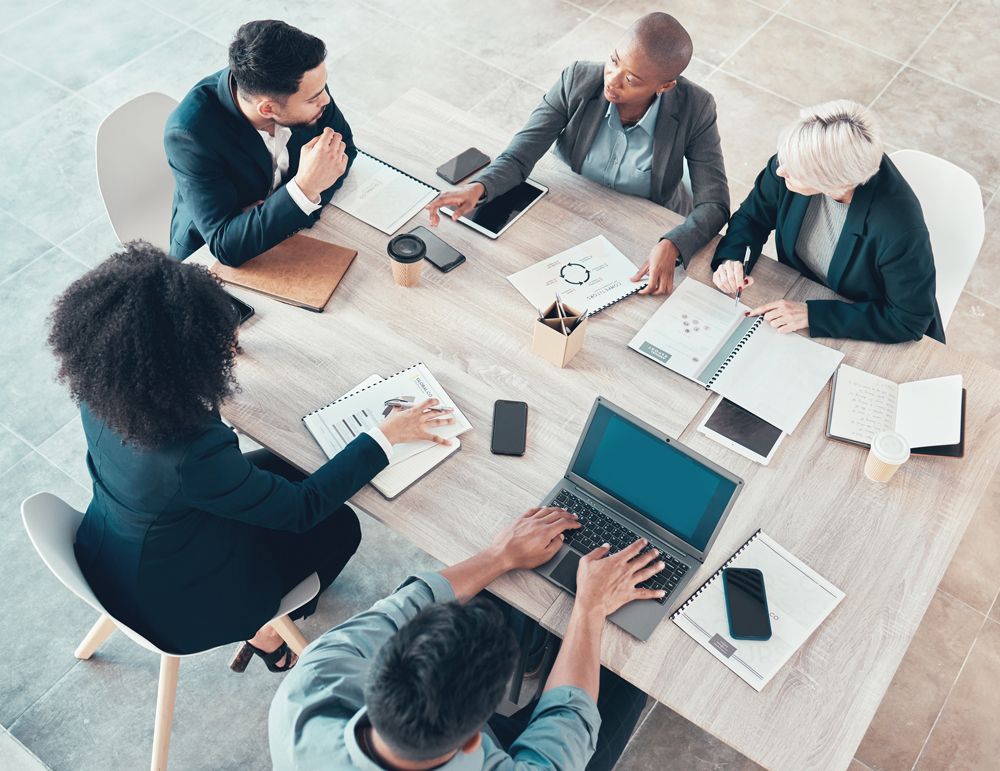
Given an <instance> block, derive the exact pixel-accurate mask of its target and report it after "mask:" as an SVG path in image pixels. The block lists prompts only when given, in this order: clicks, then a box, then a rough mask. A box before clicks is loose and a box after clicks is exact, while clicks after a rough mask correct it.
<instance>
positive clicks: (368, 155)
mask: <svg viewBox="0 0 1000 771" xmlns="http://www.w3.org/2000/svg"><path fill="white" fill-rule="evenodd" d="M358 152H359V153H361V155H365V156H367V157H369V158H371V159H372V160H373V161H375V162H376V163H381V164H382V165H383V166H388V167H389V168H390V169H392V170H393V171H396V172H398V173H400V174H402V175H403V176H404V177H408V178H409V179H412V180H413V181H414V182H419V183H420V184H421V185H423V186H424V187H426V188H430V189H431V190H433V191H434V192H435V193H440V192H441V191H440V190H439V189H438V188H436V187H434V185H429V184H427V183H426V182H424V181H423V180H422V179H417V178H416V177H415V176H413V175H412V174H407V173H406V172H405V171H403V170H402V169H400V168H397V167H396V166H393V165H392V164H391V163H388V162H387V161H383V160H382V159H381V158H378V157H376V156H374V155H372V154H371V153H366V152H365V151H364V150H362V149H360V148H359V149H358Z"/></svg>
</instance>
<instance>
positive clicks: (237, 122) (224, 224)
mask: <svg viewBox="0 0 1000 771" xmlns="http://www.w3.org/2000/svg"><path fill="white" fill-rule="evenodd" d="M230 80H231V79H230V74H229V68H228V67H227V68H226V69H224V70H222V71H220V72H216V73H214V74H212V75H209V76H208V77H207V78H205V79H203V80H201V81H199V82H198V84H197V85H195V87H194V88H192V89H191V91H189V92H188V94H187V96H185V97H184V100H183V101H182V102H181V103H180V104H179V105H177V107H176V109H174V111H173V112H172V113H171V114H170V117H169V118H168V119H167V125H166V128H165V129H164V134H163V145H164V147H165V149H166V151H167V160H168V161H169V162H170V168H171V170H172V171H173V173H174V179H175V180H176V182H177V186H176V188H175V189H174V209H173V215H172V217H171V220H170V253H171V254H172V255H173V256H174V257H177V258H178V259H182V260H183V259H184V258H185V257H187V256H188V255H190V254H191V253H193V252H194V251H196V250H197V249H199V248H200V247H201V246H202V245H203V244H205V243H207V244H208V247H209V249H210V250H211V252H212V254H213V255H215V257H216V258H217V259H218V260H219V262H222V263H223V264H225V265H233V266H238V265H242V264H243V263H244V262H246V261H247V260H249V259H251V258H253V257H256V256H257V255H258V254H260V253H261V252H266V251H267V250H268V249H270V248H271V247H272V246H275V245H276V244H278V243H280V242H282V241H284V240H285V239H286V238H288V237H289V236H290V235H292V234H293V233H295V232H297V231H299V230H301V229H302V228H305V227H309V226H310V225H312V224H313V223H314V222H315V221H316V220H317V219H319V215H320V212H321V211H322V208H320V209H318V210H317V211H315V212H313V213H312V214H305V213H304V212H303V211H302V209H300V208H299V206H298V204H296V203H295V201H293V200H292V197H291V196H290V195H289V194H288V191H287V190H286V189H285V187H284V185H282V186H281V187H279V188H278V189H277V190H275V191H274V192H273V193H272V192H271V184H272V181H273V179H274V171H273V168H272V160H271V154H270V152H268V149H267V147H266V146H265V145H264V142H263V140H262V139H261V138H260V134H258V133H257V129H255V128H254V127H253V126H252V125H251V124H250V121H248V120H247V119H246V117H245V116H244V115H243V113H241V112H240V110H239V108H238V107H237V105H236V102H235V101H234V99H233V92H232V86H231V82H230ZM327 93H329V89H328V90H327ZM327 127H329V128H331V129H333V130H334V131H336V132H338V133H339V134H341V135H342V136H343V138H344V144H345V145H346V146H347V170H346V171H345V172H344V174H343V176H341V178H340V179H338V180H337V181H336V182H335V183H334V184H333V185H332V186H331V187H329V188H327V189H326V190H324V191H323V192H322V193H321V194H320V201H321V204H322V205H323V206H325V205H326V204H328V203H329V202H330V199H331V198H332V197H333V194H334V192H335V191H336V190H337V189H338V188H339V187H340V186H341V185H342V184H343V183H344V180H345V179H346V178H347V174H348V173H349V172H350V168H351V164H353V163H354V158H355V156H356V155H357V154H358V151H357V148H355V146H354V137H353V135H352V134H351V127H350V126H349V125H347V120H346V119H345V118H344V115H343V113H341V111H340V110H339V109H338V107H337V105H336V103H335V102H334V101H333V99H332V98H331V100H330V103H329V104H328V105H327V106H326V110H325V111H324V113H323V115H322V116H321V117H320V119H319V120H318V121H317V122H316V124H315V125H313V126H297V127H294V128H292V136H291V138H290V139H289V140H288V173H287V175H286V177H287V179H291V178H292V177H294V176H295V173H296V171H298V168H299V155H300V153H301V151H302V146H303V145H304V144H306V143H307V142H309V141H310V140H312V139H313V138H314V137H317V136H319V135H320V134H322V133H323V129H325V128H327ZM261 200H262V201H263V202H264V203H262V204H261V205H259V206H254V207H253V208H252V209H249V210H247V211H243V210H244V209H246V207H248V206H250V205H251V204H253V203H255V202H256V201H261Z"/></svg>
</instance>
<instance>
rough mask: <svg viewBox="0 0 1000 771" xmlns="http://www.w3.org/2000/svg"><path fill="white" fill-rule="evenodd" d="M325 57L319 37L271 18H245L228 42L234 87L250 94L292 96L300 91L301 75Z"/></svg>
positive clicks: (324, 48)
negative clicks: (230, 41) (245, 21)
mask: <svg viewBox="0 0 1000 771" xmlns="http://www.w3.org/2000/svg"><path fill="white" fill-rule="evenodd" d="M325 58H326V46H325V45H324V44H323V41H322V40H320V39H319V38H318V37H315V36H313V35H310V34H308V33H306V32H303V31H302V30H300V29H296V28H295V27H293V26H292V25H291V24H286V23H285V22H283V21H275V20H274V19H264V20H261V21H248V22H247V23H246V24H244V25H243V26H242V27H240V28H239V29H238V30H236V37H235V38H233V42H232V43H230V44H229V71H230V72H232V73H233V78H234V79H235V80H236V87H237V88H238V89H239V90H240V91H242V92H243V93H245V94H249V95H252V96H272V97H277V98H279V99H281V98H284V97H288V96H291V95H292V94H294V93H295V92H296V91H298V90H299V84H300V83H301V82H302V75H303V74H304V73H306V72H308V71H309V70H312V69H315V68H316V67H319V65H320V64H322V62H323V60H324V59H325Z"/></svg>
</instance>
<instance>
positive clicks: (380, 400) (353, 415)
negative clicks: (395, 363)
mask: <svg viewBox="0 0 1000 771" xmlns="http://www.w3.org/2000/svg"><path fill="white" fill-rule="evenodd" d="M399 397H412V400H413V402H414V403H419V402H421V401H423V400H424V399H429V398H435V399H437V400H438V403H439V406H441V407H450V408H451V409H452V410H453V412H452V413H451V417H452V418H454V420H455V422H454V423H453V424H451V425H447V426H441V427H440V428H438V429H435V430H434V433H436V434H438V435H439V436H443V437H445V438H447V439H452V444H451V445H448V446H444V445H438V444H435V443H434V442H429V441H419V442H403V443H400V444H397V445H395V446H393V448H392V460H391V461H390V463H389V466H388V467H387V468H386V469H384V470H383V471H382V472H381V473H380V474H379V475H378V476H376V477H375V479H373V480H372V484H373V485H374V486H375V488H376V489H377V490H378V491H379V492H381V493H382V494H383V495H385V496H386V497H387V498H392V497H395V495H397V494H398V493H399V492H402V490H404V489H406V488H407V487H409V486H410V485H411V484H413V482H415V481H416V480H417V479H419V478H420V477H422V476H423V475H424V474H426V473H427V472H428V471H429V470H430V469H431V468H433V467H434V466H436V465H437V464H438V463H440V462H441V461H443V460H444V459H445V458H447V457H448V456H450V455H451V454H453V453H454V452H457V450H458V448H459V446H460V445H459V442H458V440H457V437H458V436H459V435H460V434H463V433H465V432H466V431H468V430H469V429H471V428H472V424H471V423H470V422H469V420H468V418H466V417H465V415H464V414H463V413H462V411H461V410H460V409H459V408H458V405H456V404H455V402H454V401H453V400H452V398H451V397H450V396H449V395H448V393H447V392H446V391H445V390H444V388H442V387H441V384H440V383H438V381H437V379H436V378H435V377H434V375H433V374H431V371H430V370H429V369H427V367H426V365H424V363H423V362H418V363H417V364H414V365H413V366H410V367H407V368H406V369H404V370H401V371H399V372H397V373H396V374H395V375H392V376H391V377H389V378H385V379H383V378H382V377H380V376H379V375H372V376H370V377H369V378H368V379H366V380H365V381H364V382H362V383H361V384H360V385H359V386H358V387H356V388H354V389H352V390H351V391H349V392H348V393H347V394H345V395H344V396H342V397H340V398H339V399H337V400H335V401H332V402H330V403H329V404H327V405H326V406H325V407H322V408H320V409H318V410H314V411H313V412H310V413H309V414H308V415H305V416H304V417H303V418H302V422H303V424H305V427H306V428H307V429H308V430H309V433H310V434H312V436H313V438H314V439H315V440H316V443H317V444H318V445H319V446H320V449H322V450H323V452H324V453H325V454H326V457H328V458H332V457H333V456H334V455H336V454H337V453H338V452H340V451H341V450H343V449H344V448H345V447H346V446H347V445H348V444H350V443H351V442H352V441H354V439H355V438H356V437H357V436H358V435H359V434H362V433H364V432H365V431H366V430H368V429H370V428H374V427H376V426H378V425H379V423H381V422H382V421H383V420H385V417H386V415H388V413H389V411H390V408H387V406H386V404H385V402H386V401H387V400H389V399H396V398H399ZM411 461H412V462H411Z"/></svg>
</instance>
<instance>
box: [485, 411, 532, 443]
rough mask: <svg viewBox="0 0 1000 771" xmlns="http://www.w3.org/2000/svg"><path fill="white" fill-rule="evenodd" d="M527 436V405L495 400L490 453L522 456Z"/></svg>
mask: <svg viewBox="0 0 1000 771" xmlns="http://www.w3.org/2000/svg"><path fill="white" fill-rule="evenodd" d="M527 436H528V405H527V404H525V403H524V402H508V401H505V400H503V399H497V400H496V402H495V403H494V404H493V438H492V439H491V440H490V452H492V453H493V454H494V455H524V443H525V441H526V440H527Z"/></svg>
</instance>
